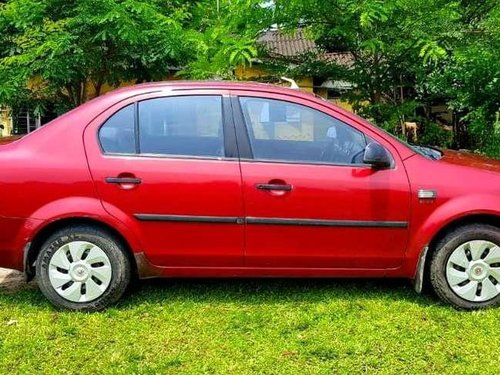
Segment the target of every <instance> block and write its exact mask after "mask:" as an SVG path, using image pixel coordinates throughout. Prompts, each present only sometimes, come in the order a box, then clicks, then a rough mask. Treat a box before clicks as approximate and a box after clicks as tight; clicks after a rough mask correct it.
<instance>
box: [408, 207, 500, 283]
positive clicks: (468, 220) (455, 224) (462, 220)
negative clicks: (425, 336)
mask: <svg viewBox="0 0 500 375" xmlns="http://www.w3.org/2000/svg"><path fill="white" fill-rule="evenodd" d="M470 224H484V225H492V226H494V227H497V228H499V229H500V215H496V214H490V213H488V214H484V213H475V214H468V215H465V216H462V217H459V218H456V219H455V220H452V221H450V222H448V223H446V224H445V225H444V226H443V227H441V228H440V229H439V230H438V231H437V232H436V233H435V234H434V236H433V237H432V239H431V240H430V242H429V244H428V246H427V248H426V249H424V250H422V251H423V253H422V255H423V261H424V262H425V263H424V267H423V268H422V269H421V271H420V272H422V273H423V274H421V275H418V272H419V270H418V269H417V277H416V279H418V278H420V280H421V281H422V285H421V287H423V288H425V289H428V288H429V285H430V260H431V259H432V257H433V255H434V252H435V251H436V250H437V249H436V245H437V244H438V243H439V241H441V240H442V239H443V238H444V237H445V236H446V235H447V234H448V233H450V232H451V231H454V230H455V229H457V228H459V227H462V226H466V225H470Z"/></svg>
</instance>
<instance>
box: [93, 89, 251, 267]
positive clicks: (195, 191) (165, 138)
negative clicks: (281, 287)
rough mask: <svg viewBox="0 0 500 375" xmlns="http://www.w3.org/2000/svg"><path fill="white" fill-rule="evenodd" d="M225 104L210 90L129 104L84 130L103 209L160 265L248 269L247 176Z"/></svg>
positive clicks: (152, 98)
mask: <svg viewBox="0 0 500 375" xmlns="http://www.w3.org/2000/svg"><path fill="white" fill-rule="evenodd" d="M226 100H229V99H228V98H227V96H226V98H225V99H224V98H223V93H221V92H216V93H210V92H209V91H200V92H196V93H193V92H191V93H189V92H182V93H178V94H174V95H172V96H164V97H151V95H150V96H149V97H147V98H137V99H130V100H128V101H127V102H124V103H120V104H118V105H116V106H115V107H113V108H110V109H109V110H108V111H106V112H105V113H104V114H102V115H101V116H99V117H98V118H97V119H96V120H94V122H93V123H91V124H90V125H89V126H88V127H87V129H86V133H85V144H86V149H87V154H88V159H89V163H90V169H91V173H92V176H93V179H94V181H95V186H96V189H97V192H98V194H99V195H100V197H101V200H102V203H103V205H104V207H105V209H106V210H107V211H108V212H110V213H111V214H113V215H115V216H123V215H124V216H125V219H126V220H128V221H129V222H130V223H132V225H133V227H134V228H136V229H137V230H138V232H139V236H140V240H141V243H142V245H143V246H144V249H141V250H143V251H144V252H145V255H146V256H147V258H148V259H149V260H150V261H151V262H152V263H153V264H155V265H161V266H171V267H179V266H185V267H206V266H226V267H227V266H241V265H242V262H243V254H242V245H243V225H241V219H240V218H241V217H242V215H243V212H242V197H241V176H240V169H239V163H238V159H237V155H236V152H235V150H234V149H233V148H232V145H231V143H230V142H228V141H227V139H229V138H231V139H233V140H234V127H233V125H232V122H231V123H228V122H226V120H227V119H231V116H230V115H229V116H228V115H225V114H224V111H225V110H228V111H230V109H229V106H228V105H226V104H227V103H225V101H226ZM229 114H230V112H229ZM231 132H232V133H233V135H232V136H231V134H230V133H231ZM96 139H97V142H96ZM225 140H226V141H225Z"/></svg>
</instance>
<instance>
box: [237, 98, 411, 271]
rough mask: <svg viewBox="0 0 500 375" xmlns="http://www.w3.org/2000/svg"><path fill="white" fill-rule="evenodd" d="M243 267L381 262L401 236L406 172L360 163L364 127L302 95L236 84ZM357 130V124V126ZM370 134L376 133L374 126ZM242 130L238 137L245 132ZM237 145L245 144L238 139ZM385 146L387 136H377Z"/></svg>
mask: <svg viewBox="0 0 500 375" xmlns="http://www.w3.org/2000/svg"><path fill="white" fill-rule="evenodd" d="M234 94H236V95H238V96H239V97H238V98H237V99H236V98H234V99H233V108H234V110H235V118H236V119H237V123H239V126H240V127H241V126H242V123H244V124H246V128H247V129H246V130H247V131H246V132H241V131H239V137H240V138H239V143H240V145H241V146H240V149H241V150H243V152H245V151H246V152H247V155H246V158H245V157H244V156H245V155H243V158H242V160H241V171H242V179H243V192H244V202H245V215H246V223H247V225H246V247H245V261H246V265H247V266H249V267H276V268H278V267H286V268H337V269H355V268H357V269H386V268H392V267H397V266H398V265H400V264H401V262H402V260H403V257H404V252H405V248H406V243H407V237H408V219H409V197H410V195H409V194H410V191H409V190H410V188H409V183H408V178H407V176H406V172H405V170H404V167H403V166H402V163H401V160H400V159H399V156H398V155H397V153H396V151H395V150H391V149H389V150H390V152H391V153H392V156H393V158H394V165H393V166H392V167H391V168H387V169H384V170H376V169H373V168H371V167H370V166H368V165H363V163H362V158H363V150H364V148H365V146H366V144H367V142H371V141H373V138H371V137H374V134H368V135H366V134H364V132H361V131H360V130H358V129H356V128H355V127H353V126H350V125H348V124H347V120H346V119H344V121H342V120H341V119H340V118H339V117H338V116H337V115H336V114H334V113H333V111H332V110H331V109H330V110H329V109H328V108H327V107H324V108H323V109H322V110H321V111H318V110H316V109H313V108H311V107H310V105H311V103H310V102H308V101H307V100H304V99H299V98H295V99H293V100H294V102H293V103H292V102H290V98H289V97H286V96H280V95H272V96H270V97H267V98H263V97H259V95H258V94H247V93H245V92H239V93H238V92H235V93H234ZM365 130H366V129H365ZM375 136H376V135H375ZM245 138H246V139H245ZM245 145H246V146H247V147H245ZM385 146H386V147H390V144H385Z"/></svg>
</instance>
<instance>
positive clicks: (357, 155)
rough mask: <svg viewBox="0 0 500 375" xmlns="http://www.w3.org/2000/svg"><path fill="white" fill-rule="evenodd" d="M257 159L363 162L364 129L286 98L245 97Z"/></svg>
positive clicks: (250, 133) (244, 111)
mask: <svg viewBox="0 0 500 375" xmlns="http://www.w3.org/2000/svg"><path fill="white" fill-rule="evenodd" d="M240 103H241V107H242V110H243V114H244V117H245V122H246V124H247V128H248V133H249V137H250V143H251V146H252V150H253V154H254V158H255V159H260V160H277V161H281V160H282V161H292V162H319V163H332V164H360V163H362V159H363V151H364V149H365V147H366V139H365V136H364V135H363V133H361V132H359V131H358V130H356V129H354V128H353V127H351V126H349V125H347V124H345V123H344V122H342V121H340V120H338V119H336V118H334V117H331V116H328V115H326V114H324V113H322V112H320V111H317V110H314V109H312V108H309V107H306V106H303V105H299V104H294V103H290V102H286V101H280V100H273V99H264V98H254V97H241V98H240Z"/></svg>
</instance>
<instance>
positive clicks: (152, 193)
mask: <svg viewBox="0 0 500 375" xmlns="http://www.w3.org/2000/svg"><path fill="white" fill-rule="evenodd" d="M0 165H1V173H0V266H1V267H7V268H13V269H17V270H21V271H23V272H24V273H25V274H26V275H27V278H28V279H31V278H33V277H36V278H37V280H38V285H39V286H40V289H41V290H42V292H43V293H44V294H45V296H46V297H47V298H48V299H49V300H50V301H51V302H52V303H54V304H55V305H56V306H59V307H64V308H68V309H73V310H86V311H92V310H98V309H102V308H104V307H106V306H109V305H110V304H112V303H114V302H116V301H117V300H118V299H119V298H120V296H121V295H122V294H123V292H124V291H125V289H126V288H127V285H128V284H129V282H130V280H131V279H132V278H133V277H135V276H138V277H140V278H147V277H179V276H182V277H240V276H241V277H263V276H266V277H268V276H275V277H404V278H408V279H412V280H413V281H414V285H415V287H416V289H417V291H420V290H421V289H422V284H424V283H425V282H427V281H428V282H429V283H430V284H431V285H432V287H433V289H434V290H435V292H436V293H437V294H438V296H439V297H441V298H442V299H443V300H444V301H446V302H448V303H450V304H452V305H454V306H455V307H457V308H463V309H476V308H483V307H488V306H497V305H498V304H499V303H500V163H499V162H498V161H492V160H491V161H488V160H482V159H478V157H475V158H474V157H471V156H467V155H464V154H458V153H454V154H453V153H445V154H444V155H443V154H442V153H441V152H439V151H436V150H433V149H430V148H425V147H416V146H410V145H407V144H405V143H403V142H401V141H399V140H397V139H396V138H394V137H392V136H390V135H389V134H387V133H385V132H384V131H382V130H380V129H379V128H377V127H375V126H373V125H371V124H370V123H368V122H366V121H364V120H363V119H361V118H359V117H357V116H355V115H353V114H352V113H349V112H347V111H344V110H342V109H340V108H338V107H336V106H334V105H332V104H330V103H328V102H326V101H323V100H321V99H318V98H315V97H314V96H312V95H309V94H306V93H302V92H300V91H295V90H290V89H285V88H281V87H275V86H270V85H263V84H246V83H245V84H243V83H227V82H176V83H154V84H145V85H139V86H135V87H130V88H126V89H120V90H117V91H114V92H112V93H110V94H107V95H104V96H102V97H99V98H97V99H94V100H92V101H91V102H88V103H86V104H84V105H82V106H81V107H79V108H77V109H75V110H73V111H71V112H69V113H67V114H65V115H63V116H61V117H60V118H58V119H56V120H54V121H53V122H52V123H50V124H48V125H46V126H44V127H42V128H41V129H39V130H37V131H36V132H34V133H32V134H30V135H28V136H26V137H24V138H21V139H20V140H16V141H12V142H10V143H7V144H2V145H0Z"/></svg>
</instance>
